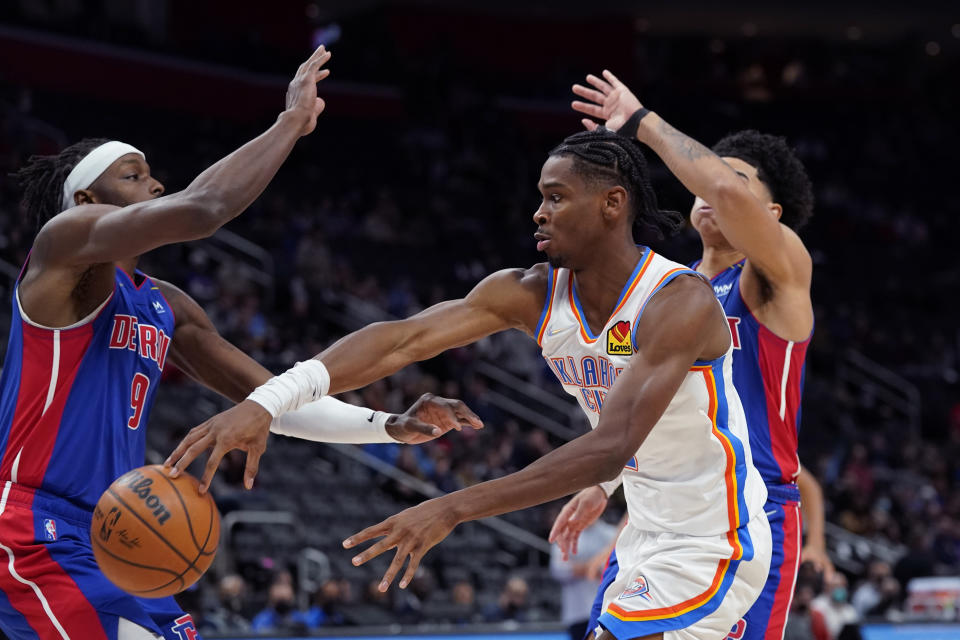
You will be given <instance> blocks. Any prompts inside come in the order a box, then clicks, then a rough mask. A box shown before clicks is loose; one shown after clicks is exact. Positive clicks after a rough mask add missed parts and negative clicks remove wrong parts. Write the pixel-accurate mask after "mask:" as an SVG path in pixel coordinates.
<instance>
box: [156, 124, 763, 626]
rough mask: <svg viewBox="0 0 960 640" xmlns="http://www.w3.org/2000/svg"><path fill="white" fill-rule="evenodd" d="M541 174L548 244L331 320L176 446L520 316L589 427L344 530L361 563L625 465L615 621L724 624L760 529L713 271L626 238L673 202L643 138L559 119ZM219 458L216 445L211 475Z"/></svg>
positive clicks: (756, 489) (395, 570) (759, 488)
mask: <svg viewBox="0 0 960 640" xmlns="http://www.w3.org/2000/svg"><path fill="white" fill-rule="evenodd" d="M718 165H719V167H720V169H721V170H722V171H725V172H726V173H721V174H720V175H719V176H718V177H717V178H716V179H714V180H713V181H711V182H710V183H708V184H705V185H703V187H702V189H700V190H699V193H701V194H702V195H703V196H704V197H705V198H708V199H712V198H713V197H714V196H715V195H716V189H717V188H723V189H730V190H742V191H744V192H745V193H747V194H748V195H749V191H748V189H747V187H746V185H745V184H744V183H743V182H742V181H741V180H740V178H739V177H738V176H737V175H736V173H735V172H734V171H732V170H731V169H730V168H729V167H727V166H726V165H724V164H723V163H722V162H719V161H718ZM721 178H723V180H721ZM538 187H539V190H540V192H541V195H542V202H541V204H540V207H539V208H538V209H537V211H536V212H535V213H534V214H533V221H534V224H535V225H536V226H537V230H536V234H535V236H534V238H535V240H536V243H537V248H538V250H540V251H543V252H544V253H545V254H546V256H547V259H548V262H547V263H541V264H537V265H534V266H532V267H530V268H519V269H506V270H503V271H499V272H497V273H494V274H492V275H490V276H488V277H487V278H485V279H484V280H483V281H481V282H480V283H479V284H478V285H476V287H474V289H473V290H472V291H471V292H470V293H469V294H468V295H467V296H466V297H465V298H464V299H461V300H451V301H448V302H443V303H441V304H439V305H436V306H434V307H431V308H429V309H427V310H425V311H423V312H421V313H419V314H417V315H415V316H413V317H411V318H408V319H406V320H400V321H396V322H384V323H377V324H373V325H370V326H368V327H366V328H364V329H361V330H360V331H357V332H355V333H353V334H351V335H349V336H347V337H345V338H342V339H341V340H340V341H338V342H337V343H336V344H334V345H333V346H331V347H330V348H329V349H327V350H326V351H324V352H323V353H322V354H320V355H319V356H318V357H317V359H314V360H312V361H309V362H306V363H300V364H298V365H297V366H296V367H294V368H293V369H291V370H290V371H288V372H286V373H284V374H283V375H281V376H279V377H277V378H274V379H273V380H271V381H270V382H268V383H266V384H265V385H262V386H261V387H259V388H258V389H257V390H256V391H255V392H254V393H253V394H251V395H250V397H249V398H248V400H247V401H246V402H243V403H240V404H239V405H237V406H236V407H234V408H233V409H230V410H228V411H227V412H225V413H223V414H220V415H219V416H215V417H214V418H212V419H211V420H209V421H207V422H206V423H204V424H202V425H200V426H198V427H196V428H194V429H193V430H192V431H191V432H190V433H189V434H188V435H187V437H186V438H185V439H184V440H183V442H181V444H180V445H179V446H178V447H177V449H176V450H175V451H174V452H173V453H172V454H171V462H173V463H174V464H175V465H176V466H177V467H183V466H185V465H188V464H189V463H190V462H191V461H192V460H193V459H194V458H195V457H196V456H197V455H199V454H200V453H202V452H203V451H204V450H206V449H210V448H213V449H214V451H215V452H216V451H217V450H222V449H223V446H222V444H221V442H222V441H223V440H231V439H235V438H236V437H238V436H237V434H242V433H247V434H250V435H248V436H247V437H253V436H252V434H254V433H256V432H263V431H266V429H267V428H269V425H270V423H271V420H275V419H277V417H278V416H279V417H281V418H282V415H283V414H284V412H285V411H288V410H291V409H296V407H297V406H299V405H300V403H302V402H305V401H308V400H310V399H312V398H314V397H315V395H316V390H317V389H318V388H319V389H321V390H322V391H324V392H326V391H328V390H329V391H330V392H339V391H343V390H347V389H352V388H356V387H360V386H363V385H366V384H369V383H370V382H372V381H373V380H376V379H378V378H381V377H383V376H386V375H389V374H391V373H393V372H394V371H397V370H398V369H400V368H401V367H404V366H406V365H407V364H409V363H412V362H415V361H418V360H423V359H426V358H430V357H433V356H434V355H436V354H438V353H440V352H441V351H443V350H445V349H449V348H452V347H457V346H462V345H465V344H468V343H471V342H474V341H476V340H479V339H480V338H483V337H484V336H487V335H490V334H491V333H494V332H498V331H503V330H506V329H519V330H521V331H523V332H525V333H526V334H527V335H529V336H530V337H531V338H533V339H535V340H536V341H537V342H538V344H539V345H540V346H541V347H542V349H543V355H544V358H545V359H546V361H547V364H548V365H549V366H550V368H551V370H552V371H553V372H554V374H555V375H556V376H557V378H558V380H559V381H560V383H561V384H562V385H563V387H564V389H565V390H566V391H567V392H568V393H570V394H571V395H573V396H574V397H575V398H576V399H577V401H578V402H579V404H580V406H581V408H582V409H583V411H584V413H585V414H586V415H587V417H588V419H589V420H590V422H591V425H592V426H593V427H594V429H593V430H591V431H590V432H589V433H587V434H585V435H583V436H581V437H579V438H577V439H575V440H573V441H571V442H569V443H567V444H565V445H564V446H562V447H560V448H558V449H556V450H555V451H553V452H551V453H550V454H548V455H546V456H544V457H543V458H541V459H540V460H538V461H536V462H534V463H533V464H531V465H530V466H528V467H527V468H525V469H523V470H521V471H519V472H517V473H515V474H511V475H509V476H506V477H504V478H500V479H496V480H493V481H490V482H485V483H481V484H478V485H474V486H472V487H469V488H467V489H464V490H461V491H457V492H455V493H452V494H449V495H446V496H444V497H441V498H437V499H435V500H430V501H427V502H424V503H422V504H420V505H418V506H416V507H413V508H411V509H408V510H406V511H404V512H402V513H400V514H398V515H396V516H393V517H391V518H389V519H387V520H386V521H384V522H382V523H380V524H378V525H375V526H373V527H370V528H368V529H366V530H364V531H362V532H360V533H358V534H356V535H354V536H352V537H351V538H350V539H349V540H347V541H346V542H345V545H346V546H347V547H348V548H352V547H355V546H356V545H358V544H361V543H363V542H365V541H368V540H372V539H373V538H377V537H383V538H382V539H381V540H380V541H379V542H377V543H375V544H373V545H372V546H371V547H370V548H368V549H366V550H365V551H363V552H362V553H359V554H358V555H357V556H356V557H355V558H354V560H353V561H354V564H357V565H359V564H363V563H364V562H367V561H368V560H370V559H371V558H373V557H375V556H377V555H379V554H381V553H383V552H384V551H387V550H389V549H394V548H395V549H396V550H397V551H396V554H395V555H394V558H393V561H392V563H391V564H390V566H389V568H388V569H387V571H386V574H385V575H384V578H383V581H382V583H381V584H380V589H381V590H384V591H385V590H386V589H388V588H389V585H390V583H391V582H392V581H393V580H394V579H395V578H398V577H399V576H400V571H401V568H402V566H403V564H404V562H406V561H407V560H408V559H409V564H408V566H407V569H406V572H405V573H404V574H403V576H402V578H400V587H401V588H403V587H405V586H406V585H407V584H409V581H410V580H411V578H412V576H413V575H414V572H415V571H416V569H417V566H418V565H419V563H420V560H421V558H422V557H423V555H424V554H425V553H426V552H427V550H428V549H430V548H431V547H432V546H434V545H435V544H437V543H438V542H440V541H441V540H442V539H443V538H444V537H446V536H447V535H448V534H449V533H450V531H451V530H452V529H453V528H454V527H455V526H456V525H457V524H458V523H460V522H465V521H468V520H473V519H476V518H483V517H487V516H492V515H496V514H501V513H506V512H509V511H515V510H518V509H523V508H526V507H529V506H532V505H535V504H540V503H543V502H547V501H549V500H554V499H556V498H559V497H562V496H565V495H569V494H571V493H573V492H575V491H579V490H580V489H583V488H586V487H589V486H593V485H596V484H598V483H600V482H606V481H611V480H614V479H616V478H619V477H620V476H621V472H622V473H623V476H624V480H623V483H624V486H625V495H626V496H627V501H628V505H629V509H630V515H631V523H630V525H628V526H627V527H626V528H625V529H624V531H623V532H622V533H621V535H620V537H619V539H618V543H617V544H618V546H617V550H618V554H620V556H621V570H620V574H619V575H618V577H617V580H616V581H615V583H614V584H613V585H611V587H610V588H609V589H608V592H607V594H606V601H607V610H606V611H605V613H604V620H605V625H606V626H607V628H608V629H610V631H609V632H606V633H607V636H606V637H607V638H612V637H614V636H615V637H617V638H621V639H626V638H635V637H642V638H657V639H658V638H663V637H670V638H674V637H677V638H701V637H717V638H722V637H723V636H724V635H725V634H726V633H727V631H728V630H729V629H730V628H731V627H732V626H733V624H734V623H735V622H736V621H737V620H739V619H740V617H741V616H742V615H743V614H744V613H746V611H747V609H748V608H749V607H750V605H751V604H752V603H753V602H754V600H756V598H757V596H758V595H759V593H760V590H761V589H762V587H763V584H764V582H765V581H766V576H767V572H768V568H769V562H770V544H771V543H770V527H769V524H768V523H767V519H766V515H765V514H764V512H763V504H764V502H765V500H766V488H765V487H764V485H763V482H762V480H761V478H760V476H759V474H758V472H757V471H756V469H755V468H754V466H753V463H752V459H751V455H750V445H749V442H748V437H747V433H746V418H745V416H744V414H743V409H742V407H741V406H740V401H739V399H738V397H737V395H736V391H735V390H734V388H733V382H732V364H731V354H732V352H733V342H732V340H731V337H730V331H729V329H728V324H727V321H726V318H725V316H724V314H723V309H722V308H721V306H720V305H719V304H718V302H717V300H716V298H715V297H714V295H713V290H712V289H711V287H710V286H709V285H708V284H707V281H706V279H705V278H703V277H702V276H700V275H699V274H697V273H696V272H694V271H693V270H691V269H689V268H686V267H684V266H683V265H679V264H677V263H674V262H671V261H670V260H667V259H666V258H664V257H662V256H659V255H657V254H656V253H655V252H653V251H652V250H650V249H649V248H647V247H644V246H638V245H637V244H635V241H634V237H633V227H634V223H635V222H638V223H640V224H644V225H647V226H649V227H654V228H659V229H661V230H662V231H665V232H671V231H675V230H676V229H677V228H679V225H680V223H681V221H682V218H681V217H680V216H679V215H678V214H670V213H668V212H663V211H661V210H660V209H659V208H658V207H657V204H656V196H655V194H654V192H653V190H652V188H651V186H650V182H649V175H648V171H647V166H646V162H645V160H644V158H643V154H642V152H641V151H640V145H639V144H638V143H636V142H635V141H631V140H629V139H627V138H624V137H622V136H618V135H616V134H615V133H613V132H611V131H608V130H606V129H601V130H597V131H592V132H583V133H579V134H576V135H573V136H570V137H569V138H567V139H566V140H564V142H563V143H562V144H561V145H559V146H558V147H557V148H555V149H554V150H553V151H552V152H551V153H550V155H549V157H548V158H547V160H546V162H545V164H544V165H543V168H542V171H541V176H540V182H539V185H538ZM750 197H752V196H750ZM217 461H218V460H217V456H216V455H212V456H211V457H210V459H209V460H208V463H207V469H208V472H209V473H210V474H212V472H213V470H214V469H215V468H216V465H217ZM209 480H210V475H205V476H204V478H203V479H202V480H201V482H202V483H207V482H209ZM677 566H681V567H683V569H684V570H683V572H681V573H679V574H678V572H677V571H676V567H677Z"/></svg>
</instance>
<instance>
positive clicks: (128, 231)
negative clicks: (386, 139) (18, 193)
mask: <svg viewBox="0 0 960 640" xmlns="http://www.w3.org/2000/svg"><path fill="white" fill-rule="evenodd" d="M329 59H330V52H329V51H326V50H325V49H324V47H322V46H321V47H320V48H319V49H317V50H316V51H315V52H314V53H313V55H311V56H310V58H309V59H308V60H307V61H306V62H304V63H303V64H302V65H301V66H300V68H299V69H298V70H297V74H296V76H295V77H294V78H293V80H292V81H291V82H290V84H289V86H288V88H287V97H286V109H285V110H284V111H283V112H282V113H281V114H280V116H279V117H278V118H277V121H276V123H274V125H273V126H272V127H270V128H269V129H268V130H267V131H265V132H264V133H263V134H261V135H260V136H258V137H256V138H254V139H253V140H251V141H250V142H248V143H247V144H245V145H243V146H242V147H240V148H239V149H237V150H236V151H234V152H233V153H231V154H230V155H228V156H227V157H225V158H223V159H222V160H220V161H219V162H217V163H216V164H214V165H213V166H211V167H210V168H208V169H207V170H206V171H204V172H203V173H201V174H200V175H199V176H197V178H196V179H194V180H193V182H191V183H190V185H189V186H188V187H187V188H186V189H184V190H183V191H180V192H177V193H173V194H170V195H166V196H163V197H159V198H153V199H148V200H146V201H143V202H136V203H135V204H130V205H128V206H125V207H115V206H111V205H104V204H98V202H97V197H96V194H95V192H94V191H93V190H91V189H90V188H88V185H83V188H82V189H78V190H77V191H75V192H74V193H69V194H64V198H65V199H66V200H68V201H69V203H70V204H71V205H73V204H76V205H80V206H76V207H73V208H72V209H70V210H69V211H65V212H64V213H63V214H61V215H58V216H55V217H53V218H52V219H51V220H50V221H49V222H48V223H47V224H46V225H45V226H44V228H43V229H42V230H41V231H40V233H39V234H38V236H37V241H36V243H35V249H34V254H33V257H34V261H35V262H38V263H41V264H42V265H43V266H47V267H51V266H52V267H57V266H67V267H69V266H77V265H89V264H100V263H107V262H116V261H118V260H123V259H126V258H131V257H135V256H139V255H141V254H143V253H145V252H147V251H149V250H150V249H154V248H156V247H159V246H162V245H164V244H169V243H173V242H180V241H186V240H195V239H197V238H203V237H206V236H209V235H211V234H212V233H214V232H215V231H216V230H217V229H219V228H220V227H221V226H223V225H224V224H226V223H227V222H229V221H230V220H232V219H233V218H235V217H236V216H238V215H239V214H240V213H241V212H243V210H244V209H246V208H247V207H248V206H249V205H250V203H252V202H253V201H254V200H255V199H256V198H257V197H258V196H259V195H260V194H261V193H262V192H263V190H264V189H265V188H266V186H267V184H269V182H270V180H271V179H272V178H273V176H274V174H276V172H277V170H278V169H279V168H280V165H281V164H283V162H284V160H286V158H287V156H288V155H289V153H290V150H291V149H293V146H294V144H295V143H296V141H297V140H298V139H299V138H300V137H301V136H303V135H306V134H308V133H310V132H311V131H313V129H314V128H315V126H316V121H317V116H318V115H319V114H320V113H321V112H322V111H323V108H324V102H323V99H322V98H319V97H318V96H317V82H319V81H320V80H322V79H323V78H325V77H326V76H327V75H329V73H330V72H329V71H328V70H327V69H324V68H323V65H324V64H326V62H327V61H328V60H329ZM223 106H224V109H229V108H230V107H229V103H228V102H227V98H226V97H225V104H224V105H223ZM117 144H119V143H117ZM134 151H135V150H134ZM122 160H124V162H119V163H116V165H115V166H113V167H111V169H113V170H114V171H115V172H116V173H117V175H115V176H114V175H106V174H104V175H101V176H100V177H99V178H97V182H99V181H101V180H103V179H105V178H111V179H113V182H115V183H116V184H113V183H111V185H110V188H111V189H113V190H114V191H116V190H120V189H125V188H127V184H128V183H135V182H136V181H151V180H152V179H151V178H150V175H149V166H147V165H146V163H145V162H144V160H143V158H142V155H137V154H134V153H131V154H127V155H125V156H122ZM153 182H154V183H155V182H156V181H153ZM94 184H96V183H94ZM66 188H67V189H68V190H70V185H69V183H68V184H67V185H66ZM154 195H156V194H154Z"/></svg>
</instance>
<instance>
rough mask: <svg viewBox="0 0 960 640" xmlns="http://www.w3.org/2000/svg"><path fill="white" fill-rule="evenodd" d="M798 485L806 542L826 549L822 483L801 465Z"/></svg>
mask: <svg viewBox="0 0 960 640" xmlns="http://www.w3.org/2000/svg"><path fill="white" fill-rule="evenodd" d="M797 487H798V488H799V489H800V511H801V513H802V515H803V524H804V544H806V545H813V546H815V547H817V548H820V549H825V548H826V536H825V533H824V506H823V490H822V489H821V488H820V483H819V482H817V479H816V478H815V477H814V476H813V474H812V473H810V472H809V471H807V469H806V468H804V467H801V468H800V475H799V476H798V477H797Z"/></svg>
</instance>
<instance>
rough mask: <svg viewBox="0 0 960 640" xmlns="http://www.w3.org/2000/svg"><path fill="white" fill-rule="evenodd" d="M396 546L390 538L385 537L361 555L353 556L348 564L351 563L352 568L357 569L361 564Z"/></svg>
mask: <svg viewBox="0 0 960 640" xmlns="http://www.w3.org/2000/svg"><path fill="white" fill-rule="evenodd" d="M396 546H397V543H396V542H395V541H394V540H393V539H392V536H387V537H386V538H384V539H383V540H380V541H379V542H377V543H376V544H373V545H371V546H370V547H369V548H367V549H365V550H364V551H363V552H362V553H358V554H357V555H355V556H353V558H351V560H350V562H352V563H353V566H355V567H359V566H360V565H362V564H363V563H365V562H368V561H370V560H373V559H374V558H376V557H377V556H378V555H380V554H381V553H383V552H384V551H389V550H390V549H393V548H394V547H396Z"/></svg>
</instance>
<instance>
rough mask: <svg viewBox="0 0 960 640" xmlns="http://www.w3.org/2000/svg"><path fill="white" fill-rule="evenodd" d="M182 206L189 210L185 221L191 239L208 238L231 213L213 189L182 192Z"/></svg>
mask: <svg viewBox="0 0 960 640" xmlns="http://www.w3.org/2000/svg"><path fill="white" fill-rule="evenodd" d="M182 198H183V204H184V208H185V209H186V210H187V211H189V212H190V214H189V216H187V218H188V219H187V220H186V221H185V222H186V223H187V224H188V225H189V227H190V228H189V229H188V233H189V234H190V236H191V238H192V239H200V238H209V237H210V236H212V235H213V234H214V233H216V232H217V230H218V229H220V227H222V226H223V225H224V224H226V223H227V222H229V221H230V220H231V219H232V218H233V215H232V214H231V211H230V210H229V207H227V206H225V205H224V203H223V198H222V197H219V196H218V194H217V193H215V192H213V190H208V191H200V192H194V193H189V194H187V193H184V194H182Z"/></svg>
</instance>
